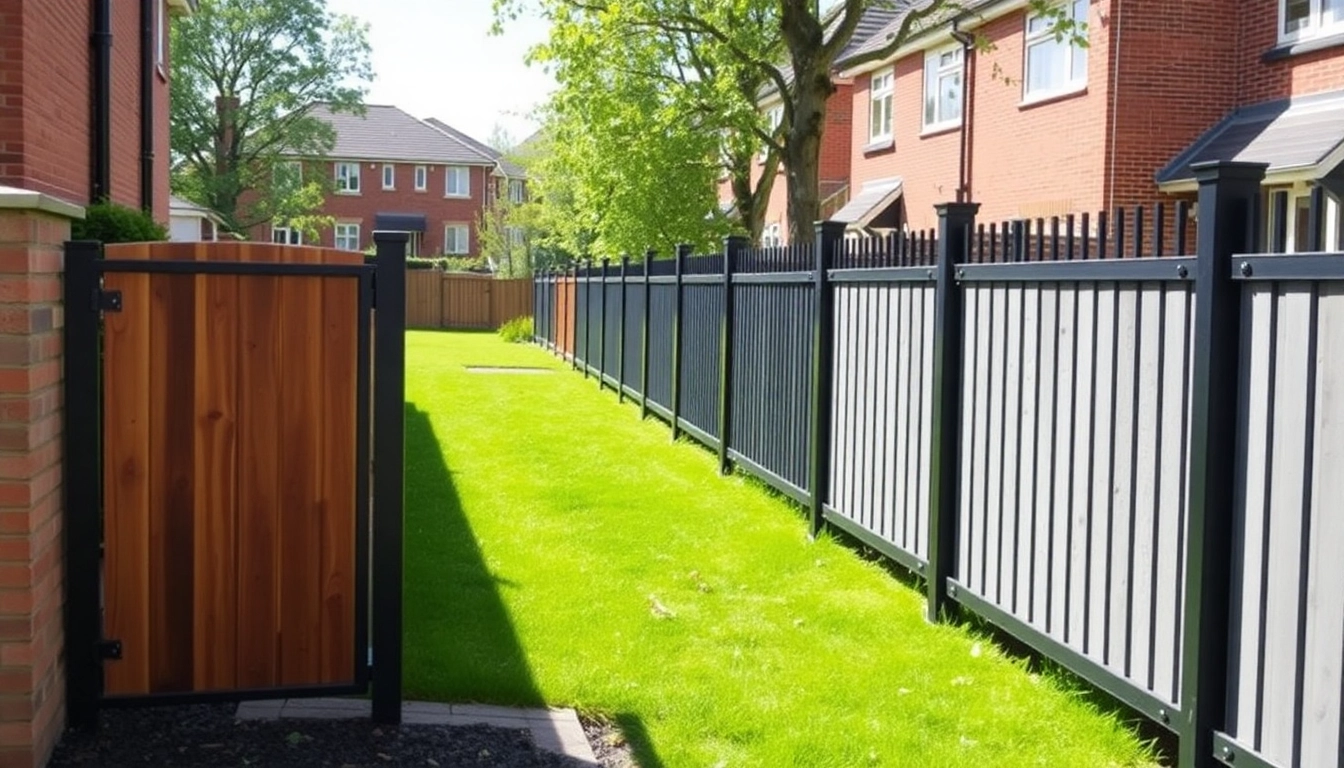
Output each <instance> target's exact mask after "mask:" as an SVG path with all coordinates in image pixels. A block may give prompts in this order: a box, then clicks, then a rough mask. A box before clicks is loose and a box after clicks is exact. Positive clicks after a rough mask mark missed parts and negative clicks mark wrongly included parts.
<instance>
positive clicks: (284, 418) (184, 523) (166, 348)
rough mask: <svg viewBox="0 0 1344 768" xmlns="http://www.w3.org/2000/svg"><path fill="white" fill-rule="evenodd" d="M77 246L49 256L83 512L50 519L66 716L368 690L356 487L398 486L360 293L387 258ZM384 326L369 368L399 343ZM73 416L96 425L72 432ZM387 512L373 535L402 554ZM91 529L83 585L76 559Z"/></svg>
mask: <svg viewBox="0 0 1344 768" xmlns="http://www.w3.org/2000/svg"><path fill="white" fill-rule="evenodd" d="M87 245H89V244H72V247H70V248H68V249H67V256H68V258H67V290H68V291H70V293H68V295H67V298H68V301H67V350H66V352H67V358H68V363H67V383H66V385H67V404H68V405H69V414H70V417H71V433H70V440H71V450H70V452H69V455H68V456H67V462H68V464H67V467H68V471H70V473H71V474H70V476H71V477H89V471H90V469H91V470H92V472H93V474H94V477H90V478H89V479H90V481H91V482H89V483H73V484H72V486H73V485H86V486H88V489H92V492H93V494H95V495H92V496H91V497H89V498H80V497H79V496H90V494H89V492H88V489H86V491H85V493H83V494H79V495H77V494H73V493H72V497H73V498H72V499H71V501H70V503H69V504H68V505H67V506H68V509H67V514H68V522H67V526H68V535H69V537H70V542H71V545H70V548H69V549H68V551H67V564H68V573H69V574H70V578H71V582H72V583H71V594H70V599H69V600H68V603H69V607H68V615H67V622H68V642H69V643H70V644H71V645H72V652H73V655H72V659H71V664H70V666H71V669H70V675H71V676H72V677H73V678H74V679H73V680H72V683H71V684H72V690H71V707H72V710H73V709H76V708H77V707H79V706H81V705H82V704H85V703H86V701H85V700H87V699H89V698H92V700H93V701H92V703H90V704H89V706H91V707H93V708H94V711H96V707H97V705H98V704H100V703H101V704H103V705H106V704H108V703H127V702H130V703H134V702H137V701H159V700H163V699H165V698H182V699H199V698H238V699H243V698H262V697H267V698H269V697H272V696H294V695H311V694H331V693H357V692H362V691H364V690H366V689H367V686H368V683H369V680H370V674H371V672H370V663H369V651H368V648H369V585H370V573H369V563H370V558H369V555H370V527H371V526H370V523H371V514H372V509H371V507H372V504H371V501H372V497H373V494H372V493H371V486H370V484H371V482H379V483H390V482H392V481H393V480H394V477H393V476H394V475H395V482H396V485H397V487H398V488H400V473H401V457H400V455H396V456H391V457H387V458H388V459H389V461H388V463H387V464H385V465H381V466H380V470H383V471H384V472H385V473H386V477H381V476H380V477H379V478H378V479H377V480H375V479H374V477H373V476H372V462H371V460H370V452H371V450H373V434H372V432H371V430H372V429H373V425H372V424H371V421H372V420H375V419H377V415H376V414H372V413H371V408H372V406H373V401H372V392H373V380H374V371H375V366H374V364H373V360H372V356H371V349H372V347H373V344H372V326H373V302H374V279H373V278H374V272H375V270H378V271H379V274H380V276H381V274H382V270H384V269H388V270H389V271H392V270H394V269H395V266H396V264H395V262H399V263H400V265H401V268H402V269H404V263H405V262H404V253H403V258H401V259H397V258H395V257H392V258H388V259H387V261H386V262H385V261H384V258H382V257H383V256H384V254H383V253H382V250H384V248H383V246H386V243H380V254H379V256H380V258H379V259H378V262H377V266H376V267H375V266H366V265H365V264H364V261H363V258H362V256H361V255H360V254H352V253H349V252H344V251H335V250H329V249H320V248H304V247H292V246H281V245H270V244H253V243H218V244H215V243H209V244H201V243H154V244H133V245H115V246H107V248H106V249H105V254H106V258H105V259H98V258H96V255H97V244H92V246H93V248H92V249H89V248H87V247H85V248H81V247H79V246H87ZM399 245H401V247H402V248H404V244H399ZM90 251H91V252H90ZM385 263H386V264H388V265H389V266H385ZM99 276H101V284H100V280H99ZM389 277H391V275H389ZM389 282H391V281H389ZM71 283H73V284H74V285H73V286H71V285H70V284H71ZM395 284H396V285H403V284H404V283H403V282H401V281H396V283H395ZM81 294H82V295H81ZM382 298H384V300H385V303H384V306H385V308H386V309H388V310H389V314H391V315H392V317H393V318H400V317H404V311H403V312H397V311H396V308H395V305H396V304H397V298H396V297H388V296H384V297H382ZM401 301H404V298H403V299H401ZM100 318H101V322H100ZM388 319H390V318H384V320H385V321H386V320H388ZM384 324H386V325H389V326H393V327H389V328H379V337H380V338H379V345H378V346H379V352H380V358H381V357H383V356H384V355H392V356H395V355H396V354H397V350H396V349H393V347H397V346H398V344H396V343H388V344H386V345H384V339H386V338H389V337H391V338H396V337H395V336H392V335H391V334H392V333H393V332H398V328H397V326H400V325H401V324H400V323H379V325H384ZM89 342H93V343H92V344H90V343H89ZM99 342H101V355H100V354H99V350H98V344H99ZM384 346H386V347H387V348H386V349H384V348H383V347H384ZM400 354H403V355H404V347H403V349H402V352H401V353H400ZM385 370H386V368H385V367H384V366H383V365H379V366H378V367H377V371H378V384H379V386H380V387H382V388H383V389H386V390H387V391H385V392H384V391H383V390H380V392H379V395H380V396H390V397H391V398H393V399H395V401H396V403H395V405H396V418H395V419H387V421H388V422H391V421H394V420H395V421H396V422H397V423H396V424H395V425H393V424H391V423H389V424H386V425H385V424H382V423H381V421H378V422H377V423H378V427H379V428H384V427H388V428H394V429H396V430H397V431H398V434H400V429H401V426H400V418H401V416H402V414H401V403H402V399H403V398H402V396H401V394H400V391H401V390H402V388H403V385H402V377H401V375H400V374H399V373H397V374H395V375H387V376H384V372H385ZM85 372H87V373H85ZM393 390H395V391H393ZM86 405H88V406H92V407H93V408H95V409H96V412H100V413H101V419H99V418H98V417H97V416H95V417H94V418H93V419H91V420H89V422H88V423H79V422H76V421H75V416H76V415H78V414H79V413H80V411H81V408H83V407H84V406H86ZM371 416H372V419H371ZM81 442H82V444H84V445H86V446H92V447H91V448H90V449H88V450H84V451H81V450H79V449H78V448H77V446H78V445H80V444H81ZM379 458H380V459H382V458H384V457H383V456H381V455H380V456H379ZM81 460H83V461H85V462H86V465H81ZM88 460H91V461H92V463H91V464H89V463H88ZM99 475H100V476H101V478H100V480H97V479H94V478H96V477H97V476H99ZM380 498H381V497H380ZM394 506H395V507H397V508H395V509H384V508H382V507H381V506H380V507H379V509H378V513H377V515H376V516H375V517H379V518H387V517H390V516H395V517H396V518H397V519H396V520H395V521H388V520H384V527H381V528H380V527H377V526H375V531H374V535H378V532H379V531H384V532H385V533H386V535H393V534H394V533H395V535H396V536H397V538H398V539H399V538H400V532H399V529H400V514H401V513H400V508H399V500H398V502H397V504H396V505H394ZM393 522H395V529H396V530H395V531H393V530H392V529H391V528H388V527H386V526H388V525H391V524H392V523H393ZM100 529H101V539H102V542H101V543H102V560H101V568H98V567H97V550H96V549H87V548H85V549H81V547H82V546H87V545H90V544H92V543H94V542H96V541H97V538H96V537H97V536H98V532H99V530H100ZM398 546H399V545H398ZM396 560H397V561H398V562H397V563H396V567H395V569H393V570H395V574H393V572H392V571H388V576H387V578H389V579H391V578H396V579H397V584H396V588H397V589H398V590H399V588H400V574H399V571H400V567H399V560H400V550H399V549H398V550H397V551H396ZM378 567H379V566H378V564H377V563H375V570H377V569H378ZM100 576H101V579H100V578H99V577H100ZM98 592H101V595H102V600H101V606H100V605H99V604H98V600H97V594H98ZM89 594H93V596H94V597H93V599H92V600H89V599H88V595H89ZM398 594H399V593H398ZM393 607H395V608H396V610H397V611H398V612H399V611H400V603H399V600H398V601H397V602H396V605H395V606H393ZM397 623H398V625H399V623H400V622H399V619H398V622H397ZM397 642H398V649H397V651H396V653H394V654H390V655H389V658H392V659H393V660H394V661H395V663H396V664H398V665H399V663H400V661H399V660H400V652H399V639H398V641H397ZM84 643H90V644H91V645H92V648H91V649H85V651H86V654H87V655H82V654H81V653H80V651H81V648H80V646H82V645H83V644H84ZM88 650H92V651H93V652H92V653H87V651H88ZM86 659H87V660H89V661H91V662H92V663H93V664H94V665H96V666H94V667H93V668H91V669H90V670H89V671H88V674H89V676H90V678H91V679H90V680H82V679H81V675H82V674H84V672H85V670H84V669H83V667H82V666H81V662H82V661H84V660H86ZM380 661H382V659H380ZM396 673H397V677H398V678H399V677H400V674H399V669H398V670H396ZM81 685H84V686H87V688H81ZM399 696H400V693H399V690H398V691H397V697H398V698H399ZM397 709H398V711H399V707H397ZM72 717H73V715H72Z"/></svg>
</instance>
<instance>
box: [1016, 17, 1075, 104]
mask: <svg viewBox="0 0 1344 768" xmlns="http://www.w3.org/2000/svg"><path fill="white" fill-rule="evenodd" d="M1064 2H1065V3H1066V4H1067V5H1068V8H1069V12H1070V13H1071V14H1073V20H1074V21H1075V22H1077V23H1080V24H1082V25H1084V27H1083V29H1081V30H1079V32H1080V33H1081V34H1087V18H1086V16H1087V14H1088V13H1089V12H1090V10H1091V7H1092V6H1091V2H1090V0H1064ZM1080 7H1081V9H1082V10H1083V15H1084V18H1082V19H1079V18H1078V16H1077V13H1078V11H1079V9H1080ZM1041 18H1044V17H1042V16H1041V15H1040V14H1034V13H1029V14H1027V16H1026V19H1025V21H1024V22H1023V27H1022V34H1023V45H1022V100H1023V103H1025V104H1031V103H1033V102H1037V101H1045V100H1047V99H1053V98H1056V97H1058V96H1065V95H1068V94H1071V93H1078V92H1079V91H1082V90H1085V89H1086V88H1087V70H1088V61H1087V49H1086V48H1083V47H1081V46H1078V45H1076V44H1074V42H1073V40H1070V39H1068V38H1067V36H1066V38H1065V39H1061V40H1057V39H1055V29H1054V25H1053V24H1051V23H1047V24H1045V25H1044V26H1043V27H1042V28H1041V29H1038V30H1036V31H1035V32H1033V31H1031V23H1032V22H1033V21H1037V20H1038V19H1041ZM1047 21H1048V20H1047ZM1056 45H1058V46H1063V48H1064V57H1063V58H1064V72H1063V77H1062V79H1060V80H1059V82H1054V81H1052V82H1051V83H1050V85H1048V86H1045V87H1043V88H1040V89H1038V90H1036V91H1033V90H1031V51H1032V49H1033V48H1039V47H1043V46H1056ZM1079 56H1082V57H1083V74H1082V76H1081V77H1079V78H1075V77H1074V75H1073V70H1074V64H1075V63H1076V59H1077V57H1079Z"/></svg>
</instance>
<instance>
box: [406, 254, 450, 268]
mask: <svg viewBox="0 0 1344 768" xmlns="http://www.w3.org/2000/svg"><path fill="white" fill-rule="evenodd" d="M406 268H407V269H442V268H443V264H441V263H440V260H439V259H422V258H420V257H418V256H415V257H411V258H408V259H406Z"/></svg>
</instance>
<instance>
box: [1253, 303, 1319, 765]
mask: <svg viewBox="0 0 1344 768" xmlns="http://www.w3.org/2000/svg"><path fill="white" fill-rule="evenodd" d="M1244 301H1245V306H1244V309H1243V316H1244V319H1245V320H1244V331H1243V335H1242V340H1243V342H1242V343H1243V358H1242V359H1243V360H1245V361H1247V362H1246V363H1245V364H1244V365H1243V370H1244V380H1243V387H1242V393H1243V394H1242V430H1241V434H1242V436H1243V437H1242V440H1241V446H1240V450H1241V454H1242V460H1243V461H1244V466H1243V471H1241V472H1239V473H1238V474H1239V475H1240V478H1239V483H1238V499H1237V507H1238V513H1239V515H1238V516H1239V524H1238V527H1237V530H1236V534H1235V544H1234V547H1235V549H1236V551H1237V553H1238V555H1239V557H1238V559H1237V560H1236V561H1235V564H1234V574H1235V575H1234V579H1235V583H1234V587H1233V617H1232V630H1233V638H1232V648H1233V653H1232V659H1231V665H1232V677H1231V683H1230V689H1231V690H1230V712H1229V718H1228V720H1229V725H1228V727H1229V735H1231V736H1232V737H1233V738H1234V739H1236V740H1237V741H1238V742H1240V743H1241V744H1243V745H1246V746H1248V747H1250V748H1252V749H1254V750H1255V751H1257V752H1258V753H1259V754H1260V755H1261V757H1262V758H1264V759H1265V760H1267V761H1269V762H1271V763H1273V764H1276V765H1282V766H1289V765H1336V764H1338V762H1339V759H1340V758H1339V755H1340V753H1341V750H1342V749H1344V735H1342V734H1341V714H1342V713H1341V688H1344V677H1342V676H1341V661H1342V660H1344V599H1341V597H1340V596H1341V595H1342V594H1344V558H1341V557H1340V555H1339V546H1340V542H1341V541H1344V472H1341V471H1340V468H1341V467H1344V285H1341V284H1340V283H1314V282H1312V283H1298V282H1294V283H1273V282H1268V283H1252V284H1248V286H1247V287H1246V294H1245V299H1244Z"/></svg>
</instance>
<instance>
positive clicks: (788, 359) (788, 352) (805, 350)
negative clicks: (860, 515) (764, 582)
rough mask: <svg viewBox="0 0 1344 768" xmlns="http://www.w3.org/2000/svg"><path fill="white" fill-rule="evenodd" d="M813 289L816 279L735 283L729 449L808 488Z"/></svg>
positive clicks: (797, 484) (801, 488) (785, 478)
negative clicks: (795, 281)
mask: <svg viewBox="0 0 1344 768" xmlns="http://www.w3.org/2000/svg"><path fill="white" fill-rule="evenodd" d="M814 290H815V289H814V287H813V285H812V284H810V283H799V284H792V285H772V284H747V285H735V286H733V292H734V296H733V301H734V302H735V307H734V309H735V311H734V313H733V314H734V317H733V335H732V339H733V350H734V351H733V374H732V377H733V382H732V386H733V389H732V398H733V411H732V429H731V430H730V431H729V436H730V437H729V444H730V447H731V448H732V449H733V450H735V451H737V452H738V453H739V454H741V455H742V456H743V457H745V458H746V459H748V460H749V461H751V462H753V463H755V464H757V465H759V466H760V467H761V468H762V469H765V470H766V471H767V472H769V473H771V474H773V475H775V476H777V478H778V479H780V480H783V481H784V482H785V483H787V484H788V485H790V486H792V487H793V488H795V489H797V490H799V491H803V492H804V493H805V492H807V491H808V487H807V486H808V477H807V468H808V446H809V443H810V434H809V428H810V425H811V411H812V409H811V405H810V396H809V395H810V392H811V376H812V354H813V350H812V328H813V318H812V315H813V313H814V309H813V302H814V296H813V291H814ZM767 479H769V478H767Z"/></svg>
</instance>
